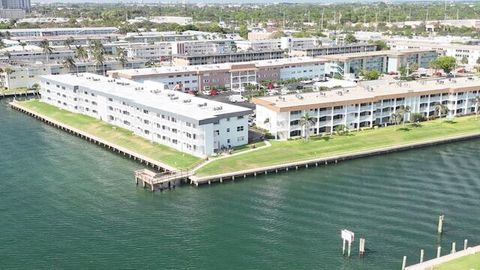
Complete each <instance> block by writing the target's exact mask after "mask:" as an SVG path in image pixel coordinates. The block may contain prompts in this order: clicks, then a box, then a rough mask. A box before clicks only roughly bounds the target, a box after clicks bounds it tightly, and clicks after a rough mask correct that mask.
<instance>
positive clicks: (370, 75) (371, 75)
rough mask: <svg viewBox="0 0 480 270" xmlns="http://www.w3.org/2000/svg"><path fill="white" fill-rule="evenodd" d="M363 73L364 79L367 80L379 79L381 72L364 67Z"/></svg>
mask: <svg viewBox="0 0 480 270" xmlns="http://www.w3.org/2000/svg"><path fill="white" fill-rule="evenodd" d="M361 74H362V76H363V79H364V80H367V81H372V80H378V78H380V72H378V70H374V69H372V70H367V69H364V70H362V72H361Z"/></svg>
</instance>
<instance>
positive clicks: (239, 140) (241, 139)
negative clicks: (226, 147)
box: [237, 136, 245, 142]
mask: <svg viewBox="0 0 480 270" xmlns="http://www.w3.org/2000/svg"><path fill="white" fill-rule="evenodd" d="M243 141H245V137H243V136H240V137H238V138H237V142H243Z"/></svg>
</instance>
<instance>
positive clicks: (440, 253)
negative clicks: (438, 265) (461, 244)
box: [437, 246, 442, 258]
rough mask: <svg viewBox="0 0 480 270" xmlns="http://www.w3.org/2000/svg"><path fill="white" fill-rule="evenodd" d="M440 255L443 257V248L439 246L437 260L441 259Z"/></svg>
mask: <svg viewBox="0 0 480 270" xmlns="http://www.w3.org/2000/svg"><path fill="white" fill-rule="evenodd" d="M440 255H442V247H441V246H438V247H437V258H440Z"/></svg>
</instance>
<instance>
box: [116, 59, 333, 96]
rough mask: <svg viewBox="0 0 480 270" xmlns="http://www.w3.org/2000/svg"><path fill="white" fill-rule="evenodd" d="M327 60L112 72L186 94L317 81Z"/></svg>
mask: <svg viewBox="0 0 480 270" xmlns="http://www.w3.org/2000/svg"><path fill="white" fill-rule="evenodd" d="M325 63H326V60H324V59H318V58H311V57H299V58H282V59H272V60H261V61H252V62H243V63H224V64H214V65H197V66H164V67H158V68H145V69H137V70H115V71H110V72H108V74H109V76H111V77H114V78H125V79H131V80H134V81H138V82H147V81H156V82H163V83H165V84H166V85H168V88H169V89H182V90H184V91H199V90H210V89H213V88H217V89H218V88H227V89H232V90H241V89H242V88H243V87H245V85H246V84H255V83H260V82H262V81H269V80H271V81H278V80H285V79H313V78H322V77H324V75H325Z"/></svg>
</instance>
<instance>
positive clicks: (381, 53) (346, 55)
mask: <svg viewBox="0 0 480 270" xmlns="http://www.w3.org/2000/svg"><path fill="white" fill-rule="evenodd" d="M425 52H436V51H435V50H430V49H411V50H390V51H372V52H359V53H343V54H332V55H322V56H321V58H325V59H328V60H334V61H348V60H352V59H364V58H368V57H385V56H405V55H410V54H417V53H425Z"/></svg>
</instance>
